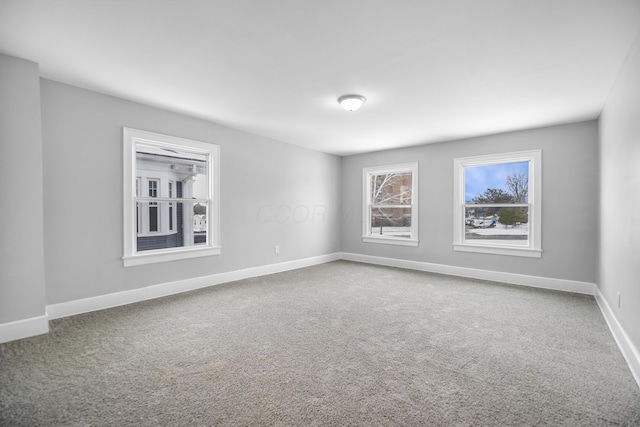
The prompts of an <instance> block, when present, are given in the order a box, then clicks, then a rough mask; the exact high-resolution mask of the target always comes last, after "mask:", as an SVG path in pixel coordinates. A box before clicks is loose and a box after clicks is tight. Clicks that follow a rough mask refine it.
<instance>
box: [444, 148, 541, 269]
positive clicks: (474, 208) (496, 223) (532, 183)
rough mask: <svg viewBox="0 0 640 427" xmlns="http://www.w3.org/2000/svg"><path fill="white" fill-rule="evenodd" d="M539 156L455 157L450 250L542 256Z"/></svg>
mask: <svg viewBox="0 0 640 427" xmlns="http://www.w3.org/2000/svg"><path fill="white" fill-rule="evenodd" d="M541 156H542V155H541V151H540V150H532V151H522V152H517V153H506V154H495V155H486V156H475V157H464V158H458V159H454V207H453V222H454V226H453V228H454V229H453V235H454V240H453V248H454V250H456V251H464V252H480V253H490V254H498V255H514V256H525V257H534V258H540V257H541V254H542V248H541V213H542V206H541V202H540V201H541V195H540V191H541V178H542V177H541V173H540V171H541Z"/></svg>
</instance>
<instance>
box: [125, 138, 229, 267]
mask: <svg viewBox="0 0 640 427" xmlns="http://www.w3.org/2000/svg"><path fill="white" fill-rule="evenodd" d="M123 147H124V149H123V170H124V177H123V183H124V186H123V206H124V208H123V215H124V216H123V219H124V230H123V235H124V250H123V252H124V254H123V257H122V259H123V265H124V266H125V267H129V266H135V265H142V264H151V263H157V262H165V261H174V260H180V259H188V258H197V257H203V256H211V255H218V254H220V249H221V247H220V146H219V145H216V144H211V143H206V142H201V141H195V140H190V139H185V138H179V137H174V136H169V135H162V134H157V133H153V132H147V131H143V130H138V129H131V128H126V127H125V128H123ZM141 147H145V148H146V149H149V148H151V149H155V150H161V151H162V152H166V153H178V154H175V156H176V157H172V154H168V155H167V157H168V158H169V159H175V160H180V161H184V160H185V157H189V155H191V154H192V155H193V157H196V156H197V157H198V158H199V159H206V168H205V169H206V176H205V177H204V178H202V177H201V178H199V179H206V189H207V191H206V192H207V194H206V195H204V196H199V197H200V198H196V197H192V194H190V191H191V190H189V191H185V190H186V186H185V185H184V184H183V194H182V197H181V198H178V197H177V194H174V193H176V184H175V180H176V178H175V175H173V176H172V175H171V171H169V172H167V173H164V174H163V173H162V172H160V171H153V175H154V176H151V174H149V175H148V176H147V175H146V174H147V172H146V171H139V170H138V166H137V160H136V159H137V154H139V153H138V151H139V149H141ZM170 162H171V160H168V163H170ZM204 163H205V162H204V161H200V164H204ZM171 168H173V166H171ZM194 168H195V166H194ZM187 173H188V172H187ZM193 173H194V174H195V170H194V172H193ZM194 176H195V175H194ZM199 176H200V175H199ZM149 181H156V185H157V186H156V187H155V188H156V190H155V193H154V195H151V194H150V193H149V186H148V182H149ZM169 183H171V190H170V189H169V188H170V186H169ZM203 185H204V184H203ZM136 189H137V190H138V194H136ZM185 193H189V194H185ZM150 202H153V203H157V206H158V215H159V218H158V227H159V230H158V232H157V233H155V232H154V233H153V234H157V235H164V236H167V235H169V234H174V235H175V233H176V230H175V228H176V216H175V215H176V211H177V209H176V207H177V206H178V203H180V204H182V205H183V209H184V212H185V213H188V212H189V211H190V212H193V204H195V203H200V204H202V205H204V206H206V238H205V239H204V240H205V243H200V244H197V245H195V244H193V236H192V235H190V236H188V238H190V239H191V243H190V244H185V245H183V246H178V247H165V248H158V249H150V250H149V249H145V250H138V238H144V237H146V236H148V235H149V234H151V233H149V230H148V228H149V223H148V218H146V215H141V213H142V212H145V210H148V208H149V206H148V205H149V203H150ZM137 204H138V206H139V209H137V208H136V205H137ZM171 205H172V206H173V212H172V214H173V215H172V218H171V219H172V222H170V220H169V206H171ZM162 209H165V210H166V212H164V213H162ZM190 216H193V215H190ZM190 216H189V217H190ZM187 217H188V216H187V215H184V216H183V222H186V219H185V218H187ZM145 221H146V222H145ZM171 224H172V226H173V229H171V227H170V225H171ZM188 233H191V234H193V224H188V225H186V226H185V227H184V231H183V234H184V235H185V236H186V235H187V234H188ZM186 239H187V238H185V241H186Z"/></svg>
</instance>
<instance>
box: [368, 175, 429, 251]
mask: <svg viewBox="0 0 640 427" xmlns="http://www.w3.org/2000/svg"><path fill="white" fill-rule="evenodd" d="M362 180H363V193H364V202H363V206H364V212H363V218H364V221H363V223H364V230H363V236H362V240H363V242H367V243H386V244H394V245H405V246H418V191H417V186H418V163H405V164H399V165H391V166H379V167H368V168H364V169H363V177H362Z"/></svg>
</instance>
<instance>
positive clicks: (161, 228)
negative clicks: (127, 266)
mask: <svg viewBox="0 0 640 427" xmlns="http://www.w3.org/2000/svg"><path fill="white" fill-rule="evenodd" d="M143 150H144V151H143ZM159 151H160V150H158V149H156V148H150V149H146V148H140V149H139V150H138V151H137V152H136V171H137V177H136V197H138V198H140V199H141V200H143V201H139V202H138V203H136V217H137V250H138V251H146V250H154V249H164V248H175V247H181V246H193V245H194V244H197V243H204V242H206V231H207V227H206V215H195V214H194V203H193V202H188V201H186V200H185V199H191V198H192V197H193V184H194V182H195V181H196V180H197V179H199V178H201V179H205V178H206V176H207V173H206V167H207V164H206V161H205V160H201V159H198V158H189V157H186V156H185V155H183V154H182V153H180V154H178V153H166V154H165V153H160V152H159ZM155 198H157V199H159V200H158V201H157V202H152V201H150V200H149V199H155ZM178 199H180V200H178ZM197 206H198V209H199V210H202V209H203V208H204V209H205V212H206V206H201V205H197ZM203 217H204V218H205V219H204V220H203V219H202V218H203ZM195 231H197V233H194V232H195Z"/></svg>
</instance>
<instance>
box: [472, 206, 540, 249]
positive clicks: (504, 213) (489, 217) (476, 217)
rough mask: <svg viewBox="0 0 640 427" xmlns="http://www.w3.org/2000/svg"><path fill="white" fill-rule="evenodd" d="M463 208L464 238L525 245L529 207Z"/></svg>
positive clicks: (527, 234) (527, 233)
mask: <svg viewBox="0 0 640 427" xmlns="http://www.w3.org/2000/svg"><path fill="white" fill-rule="evenodd" d="M491 209H493V210H494V211H495V212H494V213H491V214H489V213H488V209H486V208H480V209H478V208H466V209H465V219H464V222H465V236H464V237H465V240H467V241H475V242H485V243H497V244H508V245H523V246H526V245H527V244H528V240H529V208H527V207H509V206H504V207H500V208H491Z"/></svg>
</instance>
